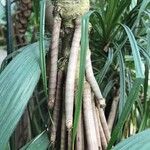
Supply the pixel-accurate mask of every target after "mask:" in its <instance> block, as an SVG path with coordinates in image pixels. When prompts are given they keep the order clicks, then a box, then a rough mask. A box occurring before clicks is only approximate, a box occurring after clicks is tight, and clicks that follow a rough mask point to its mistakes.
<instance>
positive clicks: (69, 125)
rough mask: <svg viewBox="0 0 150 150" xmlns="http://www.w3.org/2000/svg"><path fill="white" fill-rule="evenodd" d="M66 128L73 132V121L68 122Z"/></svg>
mask: <svg viewBox="0 0 150 150" xmlns="http://www.w3.org/2000/svg"><path fill="white" fill-rule="evenodd" d="M66 127H67V130H68V131H70V130H71V128H72V121H71V120H68V121H66Z"/></svg>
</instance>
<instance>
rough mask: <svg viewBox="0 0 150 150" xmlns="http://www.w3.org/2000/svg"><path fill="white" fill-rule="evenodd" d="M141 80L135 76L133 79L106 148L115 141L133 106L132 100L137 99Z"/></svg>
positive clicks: (109, 147)
mask: <svg viewBox="0 0 150 150" xmlns="http://www.w3.org/2000/svg"><path fill="white" fill-rule="evenodd" d="M142 82H143V79H141V78H137V79H136V80H135V82H134V84H133V87H132V89H131V91H130V94H129V96H128V98H127V100H126V103H125V106H124V109H123V111H122V114H121V116H120V118H119V120H118V122H117V125H116V127H115V129H114V130H113V132H112V136H111V139H110V142H109V144H108V148H107V149H111V147H112V146H113V144H114V143H115V142H116V140H117V138H118V136H119V134H120V132H121V131H122V128H123V125H124V123H125V121H126V119H127V117H128V115H129V114H130V111H131V109H132V106H133V104H134V102H135V101H136V100H137V98H138V97H139V96H138V93H139V90H140V87H141V84H142Z"/></svg>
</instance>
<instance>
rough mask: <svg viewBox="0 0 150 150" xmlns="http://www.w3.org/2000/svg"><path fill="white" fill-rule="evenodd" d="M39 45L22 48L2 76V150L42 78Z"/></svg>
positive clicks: (0, 117)
mask: <svg viewBox="0 0 150 150" xmlns="http://www.w3.org/2000/svg"><path fill="white" fill-rule="evenodd" d="M40 73H41V71H40V66H39V49H38V43H34V44H31V45H29V46H26V47H24V48H22V52H20V54H18V55H17V56H16V57H15V58H14V59H13V60H12V61H11V62H10V63H9V64H8V66H7V67H6V68H5V69H4V70H3V71H2V73H1V74H0V139H1V140H0V149H4V148H5V146H6V144H7V143H8V140H9V137H10V136H11V134H12V132H13V130H14V129H15V126H16V125H17V123H18V121H19V119H20V117H21V115H22V113H23V112H24V109H25V107H26V105H27V103H28V101H29V99H30V97H31V95H32V93H33V90H34V88H35V86H36V85H37V82H38V81H39V78H40Z"/></svg>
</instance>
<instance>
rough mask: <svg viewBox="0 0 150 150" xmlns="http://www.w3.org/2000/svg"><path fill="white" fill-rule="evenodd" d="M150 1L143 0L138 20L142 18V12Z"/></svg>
mask: <svg viewBox="0 0 150 150" xmlns="http://www.w3.org/2000/svg"><path fill="white" fill-rule="evenodd" d="M149 3H150V0H143V1H142V4H141V7H140V9H139V13H138V17H137V20H138V21H139V20H140V17H141V14H142V12H143V11H144V10H145V9H146V7H147V5H148V4H149Z"/></svg>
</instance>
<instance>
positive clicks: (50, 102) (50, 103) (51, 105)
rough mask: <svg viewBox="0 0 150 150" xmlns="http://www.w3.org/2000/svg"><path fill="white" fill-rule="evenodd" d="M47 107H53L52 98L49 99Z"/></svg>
mask: <svg viewBox="0 0 150 150" xmlns="http://www.w3.org/2000/svg"><path fill="white" fill-rule="evenodd" d="M48 107H49V109H53V107H54V100H52V99H50V100H49V102H48Z"/></svg>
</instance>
